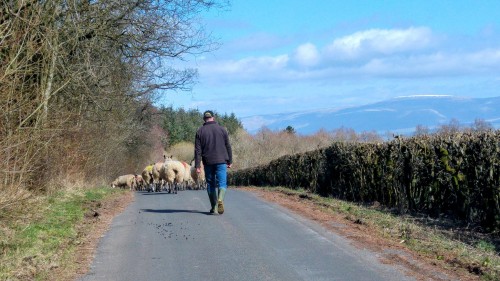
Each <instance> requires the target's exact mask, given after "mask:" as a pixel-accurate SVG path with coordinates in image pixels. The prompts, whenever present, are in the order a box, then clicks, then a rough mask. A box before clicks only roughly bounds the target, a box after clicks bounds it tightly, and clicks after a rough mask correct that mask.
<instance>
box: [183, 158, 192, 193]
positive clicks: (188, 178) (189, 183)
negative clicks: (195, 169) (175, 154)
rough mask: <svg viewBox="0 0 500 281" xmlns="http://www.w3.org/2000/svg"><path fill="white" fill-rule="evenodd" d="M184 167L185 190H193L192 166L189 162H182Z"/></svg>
mask: <svg viewBox="0 0 500 281" xmlns="http://www.w3.org/2000/svg"><path fill="white" fill-rule="evenodd" d="M181 163H182V165H183V166H184V180H183V183H182V185H183V188H185V189H187V188H192V186H193V184H194V180H193V178H192V177H191V165H189V164H188V163H187V162H184V161H182V162H181Z"/></svg>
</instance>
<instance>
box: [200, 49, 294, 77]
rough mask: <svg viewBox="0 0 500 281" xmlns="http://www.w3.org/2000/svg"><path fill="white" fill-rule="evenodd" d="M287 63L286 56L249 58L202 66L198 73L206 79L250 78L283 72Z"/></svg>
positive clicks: (287, 58)
mask: <svg viewBox="0 0 500 281" xmlns="http://www.w3.org/2000/svg"><path fill="white" fill-rule="evenodd" d="M288 61H289V57H288V55H280V56H275V57H268V56H266V57H249V58H244V59H240V60H228V61H217V62H212V63H209V64H203V65H201V66H200V67H199V70H200V73H202V75H205V76H207V77H214V78H217V77H225V78H228V77H227V75H232V76H233V77H234V78H251V77H254V78H255V77H258V76H261V75H266V73H267V74H268V73H270V72H276V71H281V70H284V69H285V68H286V66H287V63H288Z"/></svg>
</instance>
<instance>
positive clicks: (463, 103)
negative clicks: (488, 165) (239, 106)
mask: <svg viewBox="0 0 500 281" xmlns="http://www.w3.org/2000/svg"><path fill="white" fill-rule="evenodd" d="M452 119H456V120H458V121H459V123H460V124H461V125H466V126H467V125H470V124H472V123H473V122H474V120H475V119H482V120H484V121H486V122H489V123H491V124H492V125H493V126H494V127H496V128H498V127H500V97H492V98H470V97H454V96H444V95H418V96H404V97H397V98H393V99H389V100H385V101H381V102H377V103H373V104H367V105H362V106H357V107H350V108H341V109H339V108H332V109H321V110H317V111H308V112H294V113H280V114H272V115H259V116H250V117H245V118H242V123H243V126H244V127H245V129H247V131H249V132H250V133H255V132H257V131H258V130H259V129H260V128H262V127H263V126H266V127H267V128H269V129H272V130H282V129H285V128H286V127H287V126H292V127H293V128H294V129H295V130H296V131H297V132H298V133H300V134H312V133H315V132H317V131H318V130H320V129H325V130H327V131H329V130H334V129H337V128H340V127H345V128H352V129H354V130H356V131H357V132H362V131H376V132H378V133H381V134H383V133H385V132H388V131H390V132H394V133H402V134H409V133H412V132H413V131H414V130H415V127H416V126H417V125H422V126H426V127H428V128H429V129H434V128H437V127H439V126H441V125H443V124H448V123H449V122H450V121H451V120H452Z"/></svg>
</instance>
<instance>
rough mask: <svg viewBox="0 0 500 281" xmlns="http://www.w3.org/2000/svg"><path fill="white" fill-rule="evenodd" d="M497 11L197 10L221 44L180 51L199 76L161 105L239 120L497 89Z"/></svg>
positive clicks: (315, 3)
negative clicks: (210, 49)
mask: <svg viewBox="0 0 500 281" xmlns="http://www.w3.org/2000/svg"><path fill="white" fill-rule="evenodd" d="M498 11H500V1H497V0H491V1H489V0H481V1H459V0H454V1H442V0H441V1H439V0H434V1H425V0H419V1H410V0H408V1H407V0H399V1H376V0H372V1H334V0H329V1H327V0H325V1H319V0H309V1H303V0H302V1H298V0H287V1H269V0H268V1H262V0H253V1H243V0H233V1H231V6H230V7H229V8H228V9H227V10H226V11H220V12H211V13H208V14H203V15H202V16H203V19H204V22H205V23H206V28H207V30H209V31H210V32H212V34H213V36H215V37H216V38H219V42H220V43H221V46H220V48H219V49H218V50H216V51H214V52H210V53H204V54H202V55H198V56H196V57H186V59H187V60H188V61H187V62H186V65H187V66H189V67H195V68H198V71H199V81H198V83H197V84H196V85H195V86H194V88H193V90H192V91H191V92H179V93H169V94H167V95H166V97H164V98H163V99H162V100H161V104H163V105H172V106H174V107H175V108H179V107H184V108H186V109H188V108H197V109H199V110H200V111H203V110H205V109H213V110H216V111H217V112H219V113H231V112H234V113H235V114H236V116H237V117H240V118H244V117H249V116H254V115H265V114H273V113H284V112H296V111H306V110H315V109H324V108H340V107H349V106H357V105H362V104H367V103H372V102H377V101H381V100H385V99H389V98H392V97H398V96H408V95H455V96H468V97H492V96H500V91H499V89H500V17H499V16H498V15H499V14H498ZM258 125H259V124H252V126H258Z"/></svg>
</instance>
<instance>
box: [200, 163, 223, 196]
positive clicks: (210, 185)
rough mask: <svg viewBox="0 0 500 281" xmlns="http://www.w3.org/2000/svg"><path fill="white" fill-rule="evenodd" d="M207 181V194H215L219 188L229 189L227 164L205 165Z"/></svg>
mask: <svg viewBox="0 0 500 281" xmlns="http://www.w3.org/2000/svg"><path fill="white" fill-rule="evenodd" d="M204 168H205V179H206V181H207V192H209V193H212V192H215V189H216V188H217V187H218V188H220V189H226V188H227V164H226V163H223V164H214V165H205V166H204Z"/></svg>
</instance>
